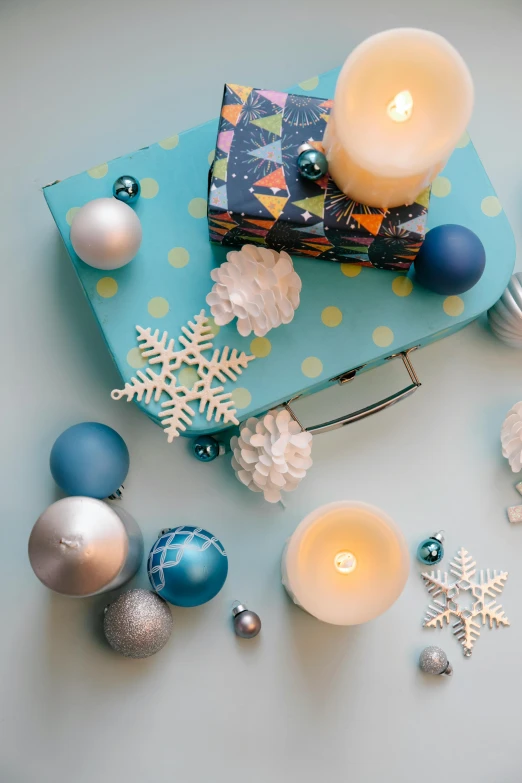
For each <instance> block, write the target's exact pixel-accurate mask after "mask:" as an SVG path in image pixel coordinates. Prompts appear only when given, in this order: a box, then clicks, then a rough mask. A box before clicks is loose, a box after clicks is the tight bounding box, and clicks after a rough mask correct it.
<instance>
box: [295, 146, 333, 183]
mask: <svg viewBox="0 0 522 783" xmlns="http://www.w3.org/2000/svg"><path fill="white" fill-rule="evenodd" d="M297 169H298V171H299V174H300V175H301V176H302V177H304V178H305V179H311V180H312V182H314V181H315V180H316V179H319V177H323V176H324V175H325V174H326V172H327V171H328V161H327V160H326V156H325V155H324V153H322V152H319V150H315V149H313V148H311V149H305V150H303V151H302V152H301V153H300V155H299V157H298V158H297Z"/></svg>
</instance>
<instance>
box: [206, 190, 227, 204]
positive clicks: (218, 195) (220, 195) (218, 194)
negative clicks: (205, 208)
mask: <svg viewBox="0 0 522 783" xmlns="http://www.w3.org/2000/svg"><path fill="white" fill-rule="evenodd" d="M209 201H210V204H211V206H213V207H219V209H228V198H227V186H226V185H221V187H220V188H211V190H210V198H209Z"/></svg>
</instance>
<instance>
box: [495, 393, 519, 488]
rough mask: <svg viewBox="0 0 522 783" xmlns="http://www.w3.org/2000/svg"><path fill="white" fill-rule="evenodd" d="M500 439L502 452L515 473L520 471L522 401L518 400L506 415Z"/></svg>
mask: <svg viewBox="0 0 522 783" xmlns="http://www.w3.org/2000/svg"><path fill="white" fill-rule="evenodd" d="M500 439H501V441H502V454H503V455H504V457H506V459H508V460H509V464H510V465H511V470H512V471H513V473H518V472H519V471H520V470H521V469H522V402H517V404H516V405H514V406H513V407H512V408H511V410H510V411H509V413H508V415H507V416H506V418H505V421H504V424H503V425H502V432H501V435H500Z"/></svg>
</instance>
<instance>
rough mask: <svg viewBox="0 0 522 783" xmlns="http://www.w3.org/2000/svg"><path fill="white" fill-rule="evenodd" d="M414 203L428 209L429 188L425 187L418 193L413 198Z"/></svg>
mask: <svg viewBox="0 0 522 783" xmlns="http://www.w3.org/2000/svg"><path fill="white" fill-rule="evenodd" d="M415 203H416V204H420V205H421V206H423V207H426V209H428V207H429V204H430V189H429V188H425V190H423V191H422V193H419V195H418V196H417V198H416V199H415Z"/></svg>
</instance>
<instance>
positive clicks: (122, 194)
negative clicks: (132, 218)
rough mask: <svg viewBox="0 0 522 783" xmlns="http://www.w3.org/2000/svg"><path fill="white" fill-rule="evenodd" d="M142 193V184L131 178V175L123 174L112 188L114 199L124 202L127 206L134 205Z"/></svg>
mask: <svg viewBox="0 0 522 783" xmlns="http://www.w3.org/2000/svg"><path fill="white" fill-rule="evenodd" d="M140 191H141V185H140V183H139V182H138V180H137V179H134V177H131V176H130V174H122V175H121V177H118V179H117V180H116V182H115V183H114V185H113V186H112V195H113V196H114V198H117V199H118V200H119V201H124V202H125V204H134V202H135V201H136V199H137V198H138V197H139V195H140Z"/></svg>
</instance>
